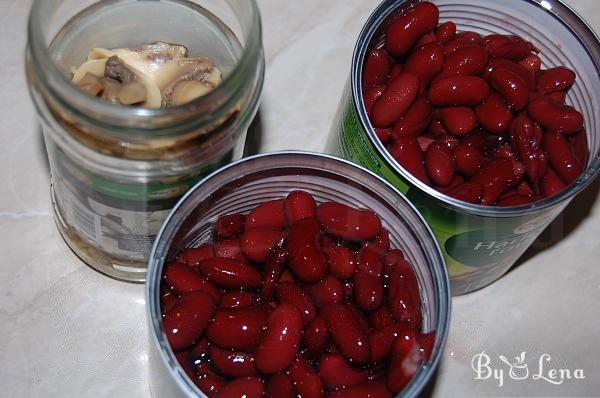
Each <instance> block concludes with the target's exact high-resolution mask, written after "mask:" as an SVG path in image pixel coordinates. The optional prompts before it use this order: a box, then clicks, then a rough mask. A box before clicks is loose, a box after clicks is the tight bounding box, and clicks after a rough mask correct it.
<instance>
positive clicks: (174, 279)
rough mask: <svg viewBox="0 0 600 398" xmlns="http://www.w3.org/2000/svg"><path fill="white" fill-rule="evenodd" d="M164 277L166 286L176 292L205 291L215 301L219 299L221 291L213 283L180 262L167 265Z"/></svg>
mask: <svg viewBox="0 0 600 398" xmlns="http://www.w3.org/2000/svg"><path fill="white" fill-rule="evenodd" d="M164 278H165V283H166V284H167V286H169V287H170V288H171V289H173V290H174V291H175V292H177V293H180V294H184V293H191V292H205V293H208V294H209V295H210V296H211V297H212V299H213V300H214V302H215V303H218V302H219V300H220V299H221V292H220V291H219V289H217V288H216V287H215V285H213V284H212V283H211V282H209V281H208V279H206V278H205V277H203V276H202V275H200V274H199V273H197V272H196V271H194V270H193V269H191V268H190V267H188V266H185V265H183V264H181V263H178V262H175V263H171V264H169V265H167V267H166V269H165V274H164Z"/></svg>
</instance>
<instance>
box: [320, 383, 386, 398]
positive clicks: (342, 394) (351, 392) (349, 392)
mask: <svg viewBox="0 0 600 398" xmlns="http://www.w3.org/2000/svg"><path fill="white" fill-rule="evenodd" d="M392 396H393V395H392V393H391V392H390V391H389V390H388V389H387V387H386V384H385V383H384V382H381V381H370V382H367V383H364V384H359V385H357V386H353V387H350V388H346V389H344V390H341V391H336V392H332V393H331V394H329V395H328V397H329V398H392Z"/></svg>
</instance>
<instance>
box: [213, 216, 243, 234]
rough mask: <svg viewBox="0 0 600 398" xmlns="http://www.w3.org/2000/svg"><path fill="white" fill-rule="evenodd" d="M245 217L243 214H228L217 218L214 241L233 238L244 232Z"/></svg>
mask: <svg viewBox="0 0 600 398" xmlns="http://www.w3.org/2000/svg"><path fill="white" fill-rule="evenodd" d="M245 222H246V216H245V215H243V214H229V215H226V216H222V217H219V218H218V219H217V222H216V223H215V229H214V230H213V235H214V238H215V239H216V240H223V239H227V238H233V237H236V236H237V235H239V234H241V233H242V231H244V224H245Z"/></svg>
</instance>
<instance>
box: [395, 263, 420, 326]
mask: <svg viewBox="0 0 600 398" xmlns="http://www.w3.org/2000/svg"><path fill="white" fill-rule="evenodd" d="M420 297H421V296H420V294H419V283H418V281H417V278H416V276H415V274H414V272H413V270H412V266H411V265H410V263H408V261H406V260H404V259H401V260H398V261H396V264H395V265H394V269H393V272H392V274H391V275H390V278H389V288H388V306H389V308H390V311H391V312H392V314H393V315H394V317H395V318H396V319H397V320H398V321H400V322H405V323H407V324H409V325H413V326H414V327H416V328H419V327H420V326H421V321H422V315H421V298H420Z"/></svg>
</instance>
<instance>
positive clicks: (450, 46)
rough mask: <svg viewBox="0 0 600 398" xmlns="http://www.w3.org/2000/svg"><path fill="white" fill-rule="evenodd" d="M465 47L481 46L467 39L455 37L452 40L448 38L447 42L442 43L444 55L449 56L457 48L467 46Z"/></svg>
mask: <svg viewBox="0 0 600 398" xmlns="http://www.w3.org/2000/svg"><path fill="white" fill-rule="evenodd" d="M457 36H458V34H457ZM467 47H481V46H480V45H478V44H475V43H473V42H472V41H469V40H463V39H456V38H455V39H454V40H450V41H449V42H447V43H445V44H444V55H445V56H449V55H450V54H452V53H453V52H455V51H457V50H458V49H461V48H467Z"/></svg>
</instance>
